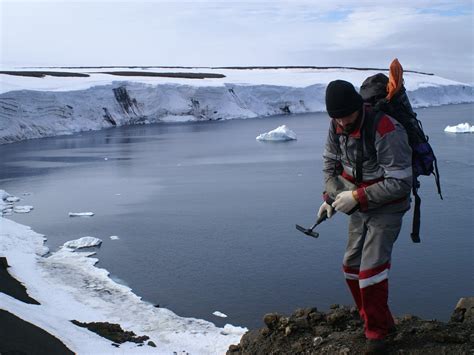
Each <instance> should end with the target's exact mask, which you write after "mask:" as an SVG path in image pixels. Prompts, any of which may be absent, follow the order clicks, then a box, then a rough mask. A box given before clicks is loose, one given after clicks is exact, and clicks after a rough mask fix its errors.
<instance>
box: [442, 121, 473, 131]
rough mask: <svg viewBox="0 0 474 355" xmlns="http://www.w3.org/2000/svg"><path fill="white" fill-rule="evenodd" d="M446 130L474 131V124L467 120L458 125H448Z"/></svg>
mask: <svg viewBox="0 0 474 355" xmlns="http://www.w3.org/2000/svg"><path fill="white" fill-rule="evenodd" d="M444 131H445V132H449V133H474V125H470V124H469V123H467V122H465V123H460V124H458V125H456V126H446V128H445V129H444Z"/></svg>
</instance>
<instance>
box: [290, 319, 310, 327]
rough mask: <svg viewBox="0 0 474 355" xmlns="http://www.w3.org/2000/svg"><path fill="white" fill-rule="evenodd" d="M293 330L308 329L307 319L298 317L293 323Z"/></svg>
mask: <svg viewBox="0 0 474 355" xmlns="http://www.w3.org/2000/svg"><path fill="white" fill-rule="evenodd" d="M293 324H294V326H295V328H297V329H307V328H309V322H308V319H307V318H306V317H304V316H303V317H299V318H296V319H295V320H294V322H293Z"/></svg>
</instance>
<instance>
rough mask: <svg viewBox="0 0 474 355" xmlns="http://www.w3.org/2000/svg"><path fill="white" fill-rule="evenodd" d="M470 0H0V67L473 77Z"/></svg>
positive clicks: (473, 5)
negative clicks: (335, 69)
mask: <svg viewBox="0 0 474 355" xmlns="http://www.w3.org/2000/svg"><path fill="white" fill-rule="evenodd" d="M473 8H474V1H473V0H467V1H465V0H411V1H408V0H399V1H390V0H377V1H374V0H353V1H352V0H319V1H246V2H242V1H240V2H231V1H193V2H187V1H173V2H165V1H140V0H135V1H131V0H130V1H110V0H106V1H104V0H102V1H91V0H82V1H76V2H74V1H67V0H66V1H48V2H46V1H37V0H36V1H33V0H30V1H22V0H0V20H1V24H0V51H1V52H0V65H1V67H3V68H7V67H12V66H101V65H121V66H134V65H137V66H151V65H156V66H274V65H314V66H354V67H378V68H387V67H388V66H389V64H390V62H391V60H392V59H393V58H398V59H399V60H400V62H401V63H402V65H403V67H404V68H405V69H409V70H419V71H423V72H430V73H435V74H437V75H440V76H443V77H446V78H449V79H453V80H458V81H462V82H467V83H473V82H474V64H473V63H474V17H473Z"/></svg>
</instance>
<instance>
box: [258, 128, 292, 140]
mask: <svg viewBox="0 0 474 355" xmlns="http://www.w3.org/2000/svg"><path fill="white" fill-rule="evenodd" d="M256 139H257V140H259V141H291V140H296V134H295V132H293V131H292V130H290V129H289V128H288V127H286V125H283V126H280V127H277V128H275V129H274V130H273V131H270V132H267V133H262V134H260V135H259V136H257V138H256Z"/></svg>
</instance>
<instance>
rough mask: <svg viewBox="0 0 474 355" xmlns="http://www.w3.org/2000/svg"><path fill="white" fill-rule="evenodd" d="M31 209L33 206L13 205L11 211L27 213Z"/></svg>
mask: <svg viewBox="0 0 474 355" xmlns="http://www.w3.org/2000/svg"><path fill="white" fill-rule="evenodd" d="M32 209H33V206H15V207H13V212H15V213H28V212H30V211H31V210H32Z"/></svg>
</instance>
